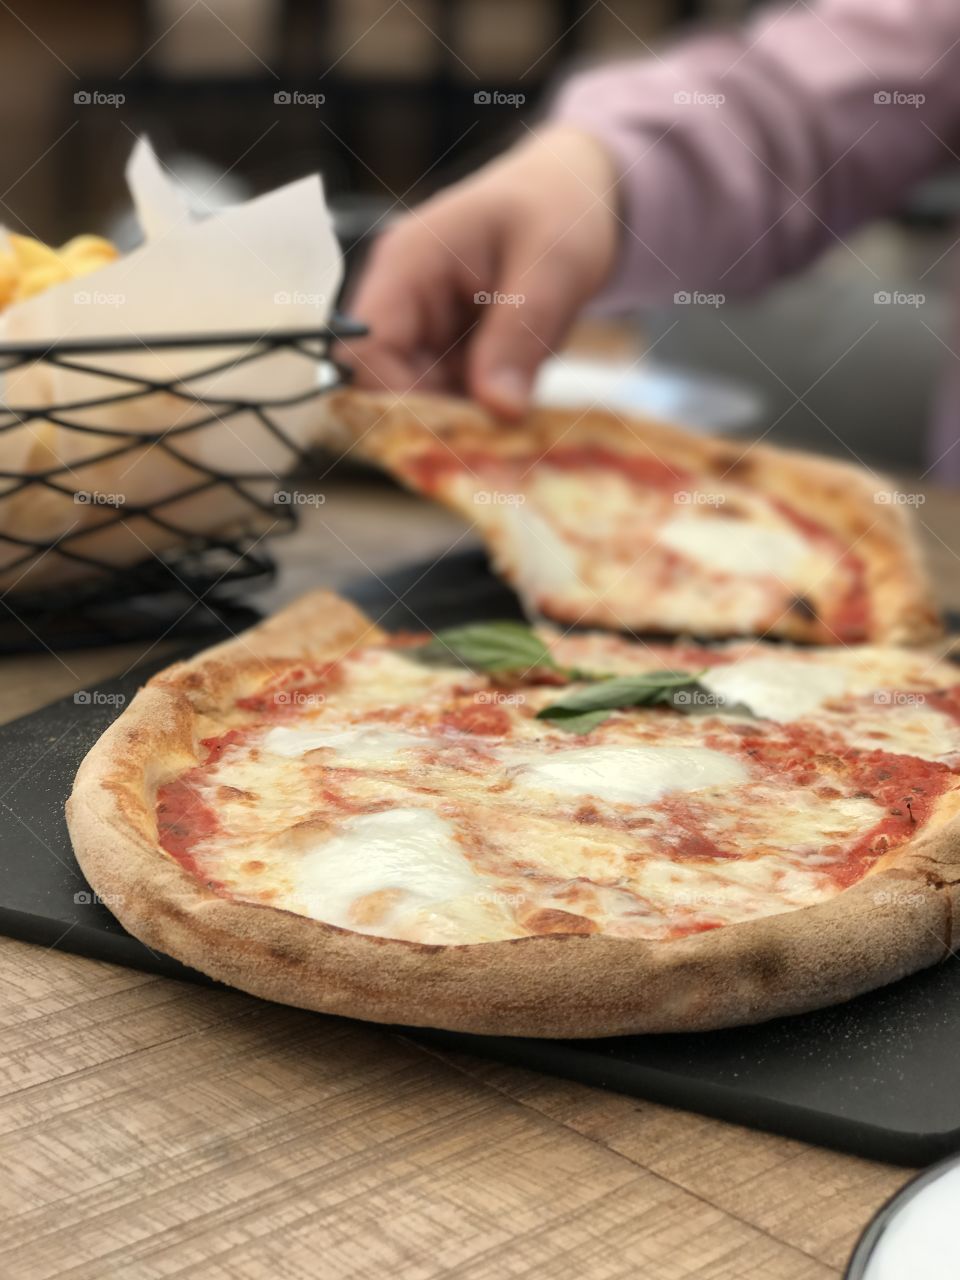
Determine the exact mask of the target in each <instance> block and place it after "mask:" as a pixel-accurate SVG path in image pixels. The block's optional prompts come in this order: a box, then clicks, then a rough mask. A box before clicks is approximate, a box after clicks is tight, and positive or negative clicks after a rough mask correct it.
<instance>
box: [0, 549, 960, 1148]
mask: <svg viewBox="0 0 960 1280" xmlns="http://www.w3.org/2000/svg"><path fill="white" fill-rule="evenodd" d="M345 594H347V595H349V596H351V597H352V598H353V599H354V600H355V601H356V602H357V603H358V604H359V605H360V606H361V607H363V608H365V609H366V611H367V612H368V613H369V614H370V615H371V616H372V617H374V618H377V619H378V620H380V621H381V622H382V623H383V625H385V626H387V627H389V628H391V629H392V628H398V627H405V628H412V629H420V628H422V627H426V626H430V627H431V628H434V629H437V628H439V627H443V626H450V625H454V624H456V623H459V622H464V621H467V620H470V619H475V618H480V617H486V618H492V617H508V616H513V617H515V616H519V608H518V605H517V602H516V600H515V598H514V597H513V596H512V595H511V594H510V593H509V592H508V591H507V589H506V588H505V587H503V586H502V584H501V583H499V582H498V581H497V580H496V579H495V578H493V577H492V576H491V575H490V574H489V573H488V572H487V570H486V567H485V562H484V560H483V558H482V557H481V556H480V555H478V554H472V553H470V554H466V555H457V556H451V557H447V558H446V559H444V560H441V561H439V562H437V563H436V564H433V565H416V566H413V567H411V568H408V569H404V570H401V571H399V572H397V573H394V574H391V575H388V576H387V577H385V578H384V579H365V580H364V581H363V582H362V583H357V584H352V585H349V586H348V587H347V588H346V589H345ZM167 662H169V659H166V660H165V661H164V663H155V664H151V665H149V666H144V667H141V668H139V669H137V670H136V671H134V672H131V673H129V674H128V675H126V676H123V677H121V678H119V679H116V680H110V681H106V682H104V683H102V684H100V685H99V686H98V687H97V688H96V689H90V690H87V691H86V692H87V693H88V694H89V698H90V700H89V701H88V702H85V703H77V702H75V700H74V697H72V696H71V697H67V698H64V699H61V700H60V701H58V702H55V703H52V704H51V705H49V706H47V707H44V708H42V709H41V710H39V711H36V712H34V713H32V714H31V715H28V716H25V717H23V718H22V719H19V720H16V721H14V722H12V723H11V724H8V725H6V726H4V727H2V728H0V778H2V779H3V782H2V783H0V931H2V932H3V933H6V934H7V935H9V936H11V937H16V938H20V939H23V940H25V941H28V942H32V943H36V944H38V945H40V946H45V947H53V948H57V949H60V950H63V951H70V952H75V953H78V954H81V955H87V956H92V957H94V958H96V959H100V960H108V961H112V962H114V963H116V964H122V965H128V966H130V967H132V968H136V969H142V970H147V971H150V972H153V973H158V974H163V975H165V976H168V977H173V978H181V979H187V980H191V981H199V982H209V979H207V978H205V977H203V975H201V974H198V973H196V972H195V971H194V970H191V969H187V968H185V967H184V966H183V965H180V964H178V963H177V961H175V960H173V959H171V958H170V957H168V956H164V955H160V954H158V953H156V952H152V951H150V950H149V949H148V948H147V947H145V946H144V945H143V944H142V943H140V942H138V941H137V940H136V939H135V938H132V937H131V936H130V935H129V934H128V933H126V932H125V931H124V929H123V928H122V927H121V926H120V924H119V923H118V922H117V921H116V920H115V919H114V917H113V916H112V915H111V914H110V912H109V910H108V909H107V908H106V906H104V905H103V904H101V903H99V902H97V901H96V900H95V899H94V897H93V895H92V894H91V893H90V891H89V889H88V886H87V885H86V884H85V882H84V879H83V876H82V873H81V872H80V869H79V867H78V866H77V863H76V861H75V859H74V857H73V853H72V850H71V847H70V841H69V837H68V835H67V830H66V826H65V823H64V819H63V804H64V801H65V799H66V797H67V795H68V793H69V791H70V787H71V784H72V781H73V776H74V774H75V772H76V769H77V766H78V765H79V763H80V760H81V759H82V757H83V755H84V754H85V753H86V751H87V750H88V749H89V747H90V746H91V745H92V744H93V742H94V741H95V740H96V739H97V737H98V736H99V734H100V733H101V732H102V731H103V729H104V728H106V726H107V724H109V722H110V721H111V719H113V717H114V716H115V715H116V714H117V713H118V711H119V709H120V698H124V699H127V700H128V699H129V698H130V697H132V695H133V694H134V693H135V691H136V689H137V687H138V686H139V685H140V684H141V683H142V682H143V680H144V679H145V678H146V677H147V676H148V675H150V674H152V672H153V671H154V670H156V669H158V668H159V667H160V666H162V665H166V663H167ZM404 1032H405V1034H408V1035H413V1036H414V1037H415V1038H420V1039H422V1040H424V1041H426V1042H429V1043H431V1044H434V1045H439V1046H443V1047H446V1048H450V1049H456V1050H460V1051H464V1052H468V1053H475V1054H480V1055H483V1056H485V1057H490V1058H494V1059H498V1060H500V1061H504V1062H509V1063H512V1064H515V1065H518V1066H522V1067H527V1068H531V1069H534V1070H538V1071H544V1072H549V1073H552V1074H554V1075H558V1076H564V1077H567V1078H570V1079H574V1080H579V1081H582V1082H583V1083H585V1084H589V1085H594V1086H599V1087H601V1088H608V1089H614V1090H617V1091H620V1092H623V1093H628V1094H633V1095H635V1096H637V1097H640V1098H647V1099H650V1100H653V1101H657V1102H663V1103H667V1104H669V1105H671V1106H677V1107H683V1108H686V1109H688V1110H693V1111H699V1112H703V1113H704V1114H707V1115H712V1116H717V1117H719V1118H721V1119H725V1120H730V1121H734V1122H736V1123H738V1124H744V1125H750V1126H753V1127H755V1128H761V1129H768V1130H770V1131H772V1132H775V1133H781V1134H785V1135H787V1136H789V1137H794V1138H800V1139H802V1140H804V1141H806V1142H813V1143H818V1144H821V1145H824V1146H830V1147H834V1148H837V1149H839V1150H843V1151H850V1152H853V1153H855V1154H858V1155H862V1156H866V1157H870V1158H873V1159H879V1160H889V1161H893V1162H896V1163H899V1164H908V1165H919V1164H927V1163H929V1162H930V1161H933V1160H936V1159H939V1158H941V1157H942V1156H944V1155H946V1154H948V1153H950V1152H952V1151H954V1150H957V1149H960V959H957V958H951V959H950V960H948V961H947V962H946V963H944V964H942V965H940V966H938V967H936V968H933V969H928V970H926V971H925V972H923V973H920V974H916V975H914V976H913V977H910V978H906V979H904V980H903V981H901V982H898V983H896V984H894V985H892V986H889V987H886V988H883V989H882V990H880V991H876V992H872V993H870V994H869V995H866V996H862V997H860V998H859V999H857V1000H853V1001H850V1002H849V1003H847V1004H844V1005H838V1006H836V1007H834V1008H832V1009H824V1010H821V1011H819V1012H817V1013H811V1014H805V1015H802V1016H800V1017H794V1018H781V1019H778V1020H776V1021H774V1022H767V1023H763V1024H761V1025H758V1026H753V1027H740V1028H734V1029H731V1030H727V1031H714V1032H708V1033H704V1034H699V1035H659V1036H632V1037H624V1038H617V1039H605V1040H589V1041H583V1040H580V1041H577V1040H571V1041H554V1040H524V1039H517V1038H499V1037H491V1036H470V1035H462V1034H459V1033H453V1032H442V1031H428V1030H423V1031H416V1032H410V1031H408V1030H407V1029H404Z"/></svg>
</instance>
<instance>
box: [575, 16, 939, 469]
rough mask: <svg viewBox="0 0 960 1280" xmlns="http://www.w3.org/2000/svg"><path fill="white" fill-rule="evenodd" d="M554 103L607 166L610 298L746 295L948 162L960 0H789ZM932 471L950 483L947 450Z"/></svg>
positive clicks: (626, 66)
mask: <svg viewBox="0 0 960 1280" xmlns="http://www.w3.org/2000/svg"><path fill="white" fill-rule="evenodd" d="M554 116H555V118H559V119H561V120H564V121H566V122H567V123H569V124H575V125H577V126H579V127H581V128H584V129H586V130H588V131H589V132H590V133H592V134H594V135H595V136H596V137H597V138H598V139H599V140H600V141H602V142H603V143H604V144H605V145H606V147H607V148H608V150H610V151H611V152H612V154H613V155H614V157H615V159H616V161H617V164H618V165H619V167H620V171H621V175H622V192H623V214H622V216H623V220H624V223H625V230H624V233H623V240H622V252H621V261H620V264H619V267H618V269H617V271H616V272H615V277H614V283H613V284H612V285H611V287H610V288H609V289H608V291H607V293H606V294H605V296H604V299H603V301H604V302H605V303H606V304H608V305H609V306H611V307H621V308H622V307H627V306H636V305H643V304H651V303H662V302H664V301H667V300H668V299H670V298H672V297H673V295H674V294H675V293H676V292H678V291H681V290H686V291H690V292H692V291H695V290H700V291H703V292H707V293H710V292H722V293H727V294H731V295H732V294H736V293H740V294H743V293H749V292H750V291H752V290H755V289H758V288H760V287H762V286H763V285H765V284H767V283H768V282H770V281H772V280H774V279H776V278H777V277H778V276H781V275H783V274H785V273H787V272H790V271H793V270H796V269H797V268H799V267H802V266H803V265H804V264H805V263H807V262H809V261H810V260H811V258H813V257H814V256H815V255H816V254H817V253H819V252H820V251H821V250H822V249H824V248H825V247H826V246H828V245H830V244H832V243H834V242H835V241H836V240H837V239H842V237H843V236H844V235H845V233H846V232H848V231H849V230H850V229H851V228H853V227H855V226H857V224H859V223H861V222H863V221H864V220H866V219H868V218H872V217H876V216H877V215H881V214H883V213H885V212H887V211H889V210H891V209H893V208H894V207H895V206H896V205H897V203H898V202H899V201H900V199H901V198H902V196H903V194H904V192H905V191H906V190H907V188H909V187H910V185H911V184H912V183H914V182H916V181H917V180H918V179H919V178H922V177H924V176H925V175H927V174H929V173H931V172H933V171H934V170H936V169H937V168H939V167H941V166H943V165H945V164H948V163H950V161H951V157H952V158H953V160H955V161H956V160H958V159H960V0H819V2H813V3H809V4H808V3H805V2H804V0H795V2H794V3H793V4H789V5H787V6H786V7H783V8H782V7H779V6H777V7H773V8H769V9H765V10H764V11H763V12H762V13H761V14H759V15H758V16H757V17H756V18H755V19H754V20H753V21H752V22H751V23H750V24H749V25H747V26H745V27H742V28H740V29H736V30H734V31H731V32H726V31H725V32H722V33H707V34H700V35H695V36H693V37H691V38H688V39H686V40H685V41H683V42H682V43H680V44H678V45H677V46H675V47H674V48H673V49H672V50H669V51H667V52H664V53H662V54H658V53H657V52H655V51H652V52H651V56H650V57H647V58H643V59H635V60H632V61H629V62H622V63H619V64H613V65H610V66H606V67H603V68H601V69H599V70H596V71H590V72H587V73H585V74H583V75H580V76H578V77H576V78H575V79H573V80H572V81H570V83H569V84H568V85H567V86H566V87H565V89H564V90H563V91H562V92H561V94H560V97H559V98H558V100H557V103H556V105H555V110H554ZM878 287H879V288H882V287H883V286H882V285H879V286H878ZM955 345H956V344H955ZM948 359H949V357H948ZM950 364H952V365H953V369H952V370H948V377H950V378H952V381H953V383H954V389H955V391H956V392H957V395H956V397H954V396H950V397H949V398H948V401H947V402H946V403H945V405H944V413H943V415H942V421H940V422H939V423H937V424H936V426H935V435H936V437H937V438H936V439H935V443H934V452H937V451H938V450H939V452H942V451H943V449H946V448H948V447H949V445H950V444H951V443H953V442H955V441H960V355H958V357H957V359H956V360H955V361H950ZM944 473H952V475H953V476H954V477H956V478H960V446H958V447H957V448H955V449H953V450H952V451H951V453H950V454H949V455H948V458H947V460H946V463H945V464H944V465H943V466H942V467H941V474H944Z"/></svg>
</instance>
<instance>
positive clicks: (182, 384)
mask: <svg viewBox="0 0 960 1280" xmlns="http://www.w3.org/2000/svg"><path fill="white" fill-rule="evenodd" d="M364 332H365V330H364V329H363V326H362V325H358V324H356V323H354V322H352V321H349V320H347V319H345V318H343V317H335V318H334V319H333V320H332V321H331V323H330V324H329V325H327V326H325V327H323V328H318V329H311V330H302V329H286V330H274V331H271V332H270V333H266V334H255V333H241V332H228V333H205V334H189V335H188V334H184V335H177V336H175V337H157V338H152V337H142V338H141V337H130V338H122V339H121V338H103V339H97V340H85V341H69V340H64V341H57V342H50V343H27V344H23V345H5V344H0V371H2V372H3V373H4V374H8V373H10V372H11V371H14V370H17V369H21V368H24V367H25V366H32V367H37V366H40V367H42V366H47V367H50V368H59V369H61V370H68V371H70V373H71V374H72V375H79V376H81V377H83V376H90V377H91V378H96V379H108V380H110V381H111V382H116V384H117V386H118V390H117V391H116V392H115V393H111V394H108V395H104V394H102V391H103V388H102V382H100V383H99V390H100V394H98V395H96V396H91V397H89V398H76V399H72V400H70V401H69V402H66V401H65V402H62V403H55V404H44V405H34V404H31V405H30V406H29V408H26V407H19V408H18V407H16V406H14V405H8V404H2V405H0V464H6V463H9V462H10V461H11V459H10V456H9V452H10V451H9V450H7V456H6V457H5V456H4V447H3V446H4V441H9V440H10V439H11V438H12V437H11V435H10V433H12V432H15V431H18V430H21V429H22V428H23V427H24V426H28V425H29V424H32V423H37V424H41V423H42V424H50V423H52V424H54V426H55V427H57V428H62V429H64V430H65V431H67V432H71V433H79V434H80V435H81V436H86V437H88V438H89V440H90V442H91V444H93V445H94V448H93V450H92V452H91V453H89V454H85V455H84V456H83V458H82V461H81V462H80V463H79V464H78V463H77V462H73V463H66V462H63V461H61V460H59V459H56V460H52V461H51V465H49V466H41V467H33V466H31V467H30V468H29V469H22V468H21V469H19V470H18V469H16V468H13V469H11V468H10V467H9V466H8V465H0V486H2V492H0V553H2V558H3V565H2V568H0V573H2V583H3V588H2V590H0V605H2V609H0V651H7V652H10V651H15V650H23V649H32V648H67V647H74V646H77V645H90V644H102V643H106V642H109V641H116V640H127V639H134V638H140V637H144V636H157V635H160V634H171V635H184V634H191V635H195V634H198V633H199V634H207V633H208V632H210V631H211V630H224V629H227V628H231V629H232V628H234V627H235V626H236V625H245V624H246V623H247V622H249V621H250V620H251V619H252V618H253V617H255V616H256V615H255V614H254V613H253V611H251V610H250V609H249V607H248V606H246V605H244V604H243V603H242V602H239V601H238V600H237V596H238V594H239V592H241V591H243V590H246V589H248V588H249V587H251V586H252V585H260V584H261V583H263V582H264V581H266V580H268V579H269V577H270V576H271V575H272V574H273V572H274V564H273V560H272V558H271V556H270V554H269V552H268V551H267V550H266V549H265V547H264V540H265V538H266V537H267V536H268V535H269V536H275V535H277V534H279V533H283V532H289V531H290V530H292V529H293V528H294V527H295V525H296V521H297V514H298V511H297V507H296V505H295V504H293V503H286V504H284V503H282V502H277V501H276V490H277V488H279V482H280V479H281V477H282V476H283V475H288V474H289V473H290V472H292V471H295V470H297V469H298V468H303V467H305V466H306V465H307V463H308V460H309V445H307V446H304V445H303V444H301V443H299V442H298V441H297V440H295V439H293V438H291V436H290V434H289V433H288V432H287V431H286V430H285V429H284V427H283V425H282V423H281V422H280V421H279V419H280V417H281V416H282V411H284V410H292V409H294V408H296V407H299V406H303V405H307V404H309V403H310V402H311V401H313V400H315V399H317V398H318V397H320V396H323V395H326V394H327V393H329V392H330V391H331V390H333V389H335V388H336V387H338V386H342V385H343V384H344V382H346V381H347V380H348V378H349V370H347V369H346V368H345V367H344V366H343V365H341V364H339V363H338V362H337V361H336V360H335V358H334V357H333V356H332V354H331V348H332V346H333V344H334V343H335V342H336V340H337V339H340V338H349V337H356V336H359V335H360V334H362V333H364ZM187 348H196V349H201V350H209V351H211V352H214V351H215V352H216V356H215V358H212V359H211V362H210V363H206V364H204V363H199V364H198V365H197V366H196V367H191V369H190V371H189V373H187V374H179V375H178V376H171V377H169V378H155V377H147V376H142V375H141V374H140V373H138V372H134V371H131V370H130V369H127V370H124V369H122V368H118V367H117V366H116V363H115V358H116V357H118V356H124V355H131V354H133V355H136V354H144V355H146V354H156V353H158V352H163V351H165V350H167V351H171V350H183V349H187ZM279 352H286V353H289V354H291V355H293V356H295V357H297V358H301V359H303V360H304V361H309V362H310V363H311V364H313V365H315V366H317V371H316V379H315V380H314V381H312V383H311V385H310V386H308V387H307V389H306V390H302V391H300V392H299V393H298V394H296V395H292V396H287V397H283V398H275V399H268V398H264V397H255V396H254V397H250V396H246V397H236V396H233V395H221V394H219V393H212V394H209V395H203V394H198V393H197V392H196V391H195V390H193V389H191V386H190V384H196V383H199V382H203V381H204V380H206V379H210V378H213V377H216V376H217V375H221V374H227V373H231V372H232V371H233V370H236V369H239V368H241V367H242V366H247V365H253V366H255V364H256V362H257V361H262V360H265V359H266V358H269V357H272V356H276V355H277V353H279ZM112 360H114V364H113V365H111V361H112ZM158 393H160V394H163V395H164V396H167V397H170V398H172V403H173V404H175V405H182V407H183V412H184V414H186V413H190V420H189V421H187V422H181V423H179V424H177V423H174V424H172V425H162V426H160V427H157V426H152V427H151V429H148V430H144V429H141V428H140V427H137V426H136V425H133V423H132V421H131V422H130V423H127V422H125V421H124V420H123V416H122V415H123V412H124V409H125V408H126V407H127V406H129V407H130V410H131V418H132V416H133V414H134V413H135V409H136V407H137V406H138V405H139V406H141V407H142V405H143V403H144V402H145V400H146V398H147V397H150V396H154V395H157V394H158ZM107 409H109V421H108V420H107V419H103V420H101V421H98V418H97V413H98V410H107ZM118 410H119V412H118ZM172 416H173V417H176V415H175V414H174V415H172ZM241 417H242V419H243V420H244V422H246V423H248V424H249V423H251V422H252V423H255V424H256V429H257V430H258V431H259V430H262V431H263V432H265V433H267V436H268V437H269V440H270V442H271V448H272V449H273V450H274V452H276V450H277V448H278V446H279V453H280V457H281V458H282V461H281V463H280V465H279V466H277V467H276V468H270V469H266V468H258V469H254V470H230V471H225V470H223V469H219V468H217V467H213V466H210V465H209V464H208V463H207V462H206V461H204V460H203V459H202V458H201V457H197V456H196V453H197V450H196V448H195V447H194V448H192V449H191V448H190V447H189V446H190V445H193V446H195V445H196V443H197V439H198V437H197V434H196V433H198V432H204V431H210V430H213V429H217V430H224V429H229V428H230V423H231V420H233V419H240V418H241ZM95 442H96V443H95ZM145 449H146V450H150V451H153V450H156V451H158V453H159V454H160V455H166V459H167V461H168V462H170V463H171V464H172V465H174V466H175V469H176V471H177V473H178V474H179V473H182V475H183V481H184V482H183V484H182V485H181V486H180V487H178V488H176V489H175V490H173V491H169V492H165V493H164V494H163V496H162V497H161V498H159V499H156V500H154V501H152V502H140V503H136V502H129V501H127V500H126V498H125V497H123V496H122V495H121V497H122V505H120V499H119V498H117V495H113V496H114V498H115V499H116V501H115V503H114V504H113V506H112V507H111V504H110V503H109V502H105V503H104V504H103V505H102V509H101V510H98V512H97V518H96V520H95V522H93V523H91V522H90V521H89V518H88V519H87V520H86V521H85V522H83V521H79V520H78V521H77V522H76V523H77V525H78V526H79V527H71V528H68V529H66V530H65V531H63V532H62V533H60V534H59V535H58V536H57V537H56V538H55V539H53V540H48V541H43V540H36V539H32V538H29V537H24V536H22V532H21V530H19V529H18V528H16V527H13V526H15V523H16V522H15V520H13V519H12V518H10V517H11V513H12V512H13V510H14V507H13V506H12V504H15V503H18V504H19V509H21V510H22V509H23V507H24V505H25V504H30V503H32V502H33V501H34V500H35V501H37V502H44V501H46V502H50V501H55V502H59V503H61V504H62V503H64V502H67V501H72V502H75V503H78V504H80V505H85V506H86V505H90V504H94V505H98V506H99V505H100V504H99V498H100V497H101V496H109V495H99V494H97V493H95V492H91V491H90V490H88V489H86V488H85V487H84V486H83V485H82V484H78V472H79V473H82V472H84V471H87V470H88V469H90V468H92V467H95V466H97V465H100V466H103V465H104V464H113V463H116V460H118V459H120V460H123V459H124V458H126V457H127V456H128V455H129V457H130V458H131V460H132V461H131V465H133V460H135V459H137V458H139V459H141V460H142V459H143V458H144V456H145V454H144V450H145ZM158 460H162V458H161V459H158ZM228 491H229V492H228ZM52 495H57V497H56V498H53V497H52ZM225 497H226V498H228V499H229V501H230V505H231V516H230V519H229V521H228V523H227V525H226V526H225V527H224V528H222V529H220V528H218V529H197V528H192V527H190V525H189V524H182V523H179V522H178V519H177V518H176V515H175V514H171V511H172V512H174V513H175V512H176V509H177V507H178V505H182V504H183V503H184V502H185V501H186V500H188V499H191V500H194V501H195V502H196V501H200V502H204V501H206V500H207V499H208V498H209V500H210V501H211V502H213V501H217V500H220V501H222V500H223V499H224V498H225ZM4 508H7V513H6V515H4ZM194 509H195V508H194ZM61 510H62V508H61ZM85 515H86V516H87V517H89V515H90V513H89V512H87V513H85ZM101 517H102V518H101ZM131 522H136V524H137V525H138V526H139V527H140V528H141V529H142V530H145V531H146V532H147V534H148V537H147V538H145V539H144V540H143V541H144V554H143V556H142V557H140V558H136V559H133V560H130V559H129V557H127V558H126V561H125V562H124V563H118V562H117V560H116V559H115V558H111V557H109V556H103V555H101V554H98V552H97V551H96V549H91V546H90V544H91V543H98V542H102V541H103V537H104V535H105V534H108V533H109V530H110V529H111V527H112V526H114V525H122V526H124V532H125V534H129V533H130V531H131ZM151 538H152V539H155V540H157V542H158V543H159V545H160V546H161V548H162V549H160V550H153V549H151V547H150V539H151Z"/></svg>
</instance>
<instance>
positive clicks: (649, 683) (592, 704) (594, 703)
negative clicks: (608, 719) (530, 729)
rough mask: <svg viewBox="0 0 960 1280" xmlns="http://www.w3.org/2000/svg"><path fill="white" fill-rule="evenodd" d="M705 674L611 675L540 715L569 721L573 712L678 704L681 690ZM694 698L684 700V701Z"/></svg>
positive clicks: (690, 687) (688, 688)
mask: <svg viewBox="0 0 960 1280" xmlns="http://www.w3.org/2000/svg"><path fill="white" fill-rule="evenodd" d="M702 674H703V672H702V671H699V672H697V673H696V674H691V673H690V672H689V671H647V672H644V673H643V674H641V675H630V676H611V677H610V678H609V679H607V680H596V681H594V682H593V683H591V684H585V685H580V686H578V687H577V688H576V689H572V690H571V691H570V692H569V693H566V694H563V695H561V697H559V698H558V699H557V701H556V702H554V703H551V704H550V706H548V707H544V708H543V709H542V710H541V711H538V712H537V715H538V717H539V718H540V719H541V720H560V719H566V718H567V717H568V716H569V715H570V714H571V713H573V712H585V711H613V710H616V709H617V708H619V707H652V706H656V705H658V704H664V703H667V704H670V705H676V703H675V701H674V699H675V696H676V695H677V693H679V692H680V691H681V690H683V691H691V690H693V689H694V688H695V687H697V680H698V678H699V677H700V676H701V675H702ZM685 701H687V702H690V701H692V699H681V700H680V706H679V708H678V709H681V708H682V707H683V705H684V702H685Z"/></svg>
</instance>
